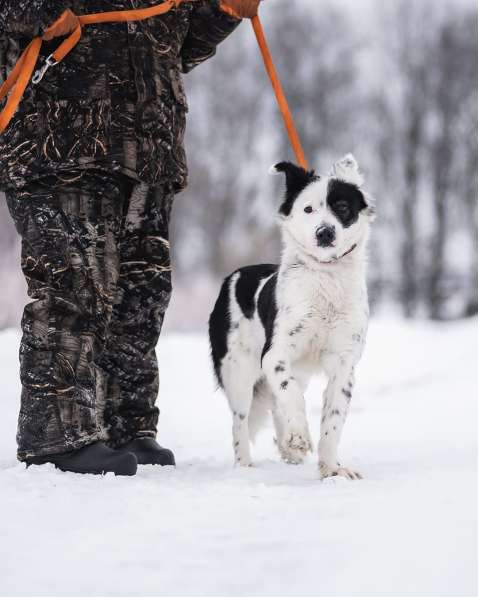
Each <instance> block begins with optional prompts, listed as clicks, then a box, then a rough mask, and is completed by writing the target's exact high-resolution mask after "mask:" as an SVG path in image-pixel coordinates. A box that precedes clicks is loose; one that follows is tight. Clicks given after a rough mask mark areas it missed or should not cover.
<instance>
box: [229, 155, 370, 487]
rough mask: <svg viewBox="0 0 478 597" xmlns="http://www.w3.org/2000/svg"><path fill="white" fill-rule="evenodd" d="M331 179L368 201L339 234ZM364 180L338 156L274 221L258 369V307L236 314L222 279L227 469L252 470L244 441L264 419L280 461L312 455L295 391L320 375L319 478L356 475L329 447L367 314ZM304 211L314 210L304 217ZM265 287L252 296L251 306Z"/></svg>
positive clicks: (344, 406)
mask: <svg viewBox="0 0 478 597" xmlns="http://www.w3.org/2000/svg"><path fill="white" fill-rule="evenodd" d="M332 178H336V179H340V180H342V181H344V182H350V183H352V184H354V185H356V186H357V187H359V188H360V190H361V191H362V193H363V195H364V197H365V198H366V202H367V204H368V207H367V208H366V209H362V211H361V212H360V215H359V217H358V220H357V221H356V222H355V223H354V224H353V225H351V226H349V227H347V228H345V227H343V226H342V225H341V222H340V221H339V220H338V219H337V217H336V216H335V215H334V213H333V212H332V210H331V209H330V208H329V206H328V204H327V189H328V185H329V182H330V180H331V179H332ZM363 182H364V181H363V177H362V175H361V173H360V172H359V168H358V165H357V162H356V160H355V158H354V157H353V156H352V155H347V156H345V157H344V158H343V159H342V160H340V161H339V162H337V163H336V164H334V166H333V168H332V170H331V172H330V174H329V176H326V177H323V178H320V179H318V180H316V181H314V182H312V183H311V184H309V185H308V186H306V187H305V189H304V190H303V191H302V192H300V193H299V194H298V196H297V198H296V199H295V202H294V205H293V208H292V210H291V213H290V214H289V215H288V216H281V217H280V225H281V229H282V236H283V253H282V259H281V263H280V266H279V271H278V278H277V286H276V307H277V316H276V318H275V323H274V331H273V337H272V342H271V345H270V349H269V350H268V351H267V352H266V353H265V354H264V357H263V359H262V363H261V354H262V352H263V348H264V344H265V341H266V332H265V329H264V325H263V322H261V320H260V317H259V315H258V312H257V308H256V311H255V313H254V315H253V317H252V318H247V317H245V316H244V313H243V311H242V310H241V307H240V305H239V304H238V302H237V300H236V296H235V291H234V290H235V285H236V283H237V280H238V279H239V276H240V272H238V273H236V274H234V275H233V276H232V277H231V278H230V281H229V285H230V288H229V291H230V292H229V296H230V303H229V313H230V327H229V332H228V338H227V346H228V351H227V354H226V356H225V357H224V358H223V359H222V363H221V367H220V374H221V378H222V385H223V388H224V391H225V394H226V396H227V399H228V402H229V405H230V408H231V411H232V414H233V446H234V454H235V462H236V464H238V465H240V466H249V465H251V462H252V460H251V452H250V441H251V440H253V438H254V435H255V433H256V432H257V431H258V430H259V429H260V428H261V426H262V425H263V424H264V422H265V420H266V417H267V416H268V415H269V413H272V417H273V421H274V425H275V434H276V441H277V446H278V449H279V452H280V455H281V457H282V459H283V460H284V461H286V462H288V463H293V464H299V463H302V462H303V460H304V457H305V455H306V454H307V452H309V451H312V443H311V437H310V433H309V425H308V421H307V418H306V410H305V402H304V393H305V391H306V388H307V386H308V384H309V381H310V379H311V376H313V375H314V374H316V373H318V372H319V371H320V370H322V371H324V372H325V374H326V376H327V378H328V384H327V387H326V390H325V392H324V395H323V410H322V422H321V429H320V442H319V446H318V452H319V471H320V476H321V477H322V478H324V477H329V476H333V475H341V476H344V477H347V478H349V479H358V478H360V474H359V473H357V472H355V471H353V470H351V469H350V468H348V467H347V466H344V465H342V464H341V462H339V458H338V447H339V441H340V437H341V434H342V429H343V426H344V423H345V420H346V417H347V412H348V409H349V404H350V400H351V397H352V392H353V387H354V370H355V366H356V365H357V363H358V361H359V360H360V357H361V355H362V351H363V348H364V343H365V336H366V332H367V325H368V317H369V308H368V299H367V287H366V261H367V259H366V246H367V239H368V232H369V224H370V222H371V221H372V219H373V208H372V207H371V202H370V198H369V197H368V195H367V194H366V193H365V191H363V188H362V186H363ZM309 205H310V206H312V208H313V210H314V211H313V213H305V212H304V208H305V207H306V206H309ZM323 225H328V226H333V227H334V228H335V230H336V241H335V243H334V244H333V246H330V247H325V248H324V247H319V246H318V245H317V239H316V232H317V230H318V229H319V228H320V227H322V226H323ZM354 246H355V248H353V250H352V251H351V252H350V253H348V254H346V253H347V252H348V251H349V250H350V249H351V248H352V247H354ZM345 254H346V255H345ZM267 280H268V278H264V279H263V280H262V281H261V283H260V285H259V288H258V289H257V292H256V294H255V299H256V301H255V302H256V305H257V300H258V297H259V293H260V292H261V289H262V287H263V286H264V284H266V282H267Z"/></svg>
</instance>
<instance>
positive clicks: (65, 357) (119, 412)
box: [6, 171, 174, 463]
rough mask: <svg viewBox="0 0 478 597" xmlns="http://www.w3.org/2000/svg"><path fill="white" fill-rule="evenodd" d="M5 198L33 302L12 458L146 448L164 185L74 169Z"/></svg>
mask: <svg viewBox="0 0 478 597" xmlns="http://www.w3.org/2000/svg"><path fill="white" fill-rule="evenodd" d="M6 197H7V203H8V207H9V210H10V213H11V215H12V218H13V219H14V222H15V225H16V228H17V230H18V232H19V233H20V235H21V238H22V269H23V272H24V274H25V277H26V280H27V284H28V294H29V296H30V297H31V298H32V299H34V300H33V301H32V302H30V303H29V304H27V306H26V307H25V310H24V314H23V318H22V330H23V336H22V341H21V347H20V377H21V383H22V395H21V408H20V416H19V423H18V432H17V442H18V458H19V460H21V461H25V462H27V463H28V462H41V461H43V460H47V459H48V457H49V455H63V454H65V453H74V452H77V451H78V450H81V449H82V448H84V447H86V446H90V445H91V444H94V443H96V442H105V443H106V445H107V446H109V447H110V448H115V449H117V448H123V447H125V446H126V447H127V446H129V445H131V446H134V445H136V444H135V442H136V443H137V442H138V441H140V440H146V439H148V440H149V441H150V442H151V440H154V438H155V436H156V432H157V423H158V415H159V411H158V409H157V407H156V406H155V403H156V399H157V395H158V388H159V375H158V364H157V360H156V352H155V348H156V344H157V342H158V338H159V335H160V332H161V326H162V322H163V318H164V314H165V311H166V308H167V306H168V303H169V299H170V294H171V267H170V255H169V235H168V224H169V216H170V210H171V205H172V202H173V198H174V193H173V191H172V189H170V188H169V187H168V186H162V187H154V188H151V187H148V186H147V185H144V184H138V183H136V182H135V181H133V180H131V179H129V178H127V177H125V176H123V175H113V174H108V173H101V172H92V171H82V172H76V173H72V174H71V176H69V177H66V176H64V175H62V177H61V178H60V177H47V178H44V179H42V180H40V181H36V182H35V183H31V184H30V185H28V186H27V187H24V188H23V189H22V190H20V191H15V192H9V193H7V194H6ZM171 456H172V455H171ZM158 463H163V462H160V461H158ZM164 463H169V462H164Z"/></svg>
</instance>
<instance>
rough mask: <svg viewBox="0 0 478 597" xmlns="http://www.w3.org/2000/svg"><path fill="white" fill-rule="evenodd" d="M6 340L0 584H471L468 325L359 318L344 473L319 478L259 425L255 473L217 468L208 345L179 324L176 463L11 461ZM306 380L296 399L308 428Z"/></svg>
mask: <svg viewBox="0 0 478 597" xmlns="http://www.w3.org/2000/svg"><path fill="white" fill-rule="evenodd" d="M18 341H19V336H18V334H17V333H16V332H5V333H3V334H1V335H0V357H1V359H0V367H1V372H0V374H1V379H2V396H1V400H2V405H1V416H0V492H1V493H0V520H1V525H0V594H1V595H4V596H5V597H17V596H18V597H20V596H22V597H23V596H28V597H42V596H44V595H45V596H46V595H48V596H54V597H57V596H58V597H60V596H61V597H63V596H64V595H66V596H68V597H76V596H81V597H84V596H88V597H109V596H110V595H111V596H115V597H122V596H125V597H130V596H133V595H145V594H150V595H151V594H154V595H158V596H159V595H162V596H165V597H176V596H178V597H179V596H180V597H182V596H189V595H191V596H194V597H203V596H207V597H215V596H221V597H222V596H228V597H229V596H232V597H234V596H238V597H239V596H240V597H250V596H256V595H257V596H258V597H259V596H260V597H268V596H269V595H271V596H272V595H273V596H274V597H277V596H288V597H289V596H293V595H298V594H300V593H299V592H300V591H302V592H303V593H304V594H307V595H326V596H327V597H339V596H342V595H344V596H345V595H346V596H348V597H349V596H361V597H362V596H363V597H375V596H377V597H378V596H380V597H395V596H397V597H404V596H407V597H414V596H417V597H439V596H442V595H443V596H447V597H448V596H449V595H459V596H460V597H468V596H470V597H471V596H476V595H477V594H478V593H477V584H476V576H475V572H476V565H477V564H478V548H477V542H478V514H477V505H478V433H477V429H478V320H473V321H471V322H463V323H455V324H443V325H440V326H438V325H437V326H434V325H431V324H421V323H418V324H413V325H410V324H405V323H402V322H400V321H390V320H375V321H374V322H372V325H371V329H370V335H369V342H368V345H367V350H366V356H365V358H364V360H363V362H362V364H361V366H360V369H359V371H358V387H357V393H356V396H355V398H354V402H353V408H352V411H351V414H350V417H349V419H348V422H347V425H346V427H345V433H344V439H343V442H342V460H343V461H344V462H345V463H347V464H351V465H352V466H353V467H354V468H357V469H358V470H359V471H361V472H362V473H363V474H364V476H365V479H364V480H363V481H357V482H350V481H347V480H345V479H332V480H327V481H325V482H323V483H321V482H320V481H319V480H318V478H317V472H316V466H315V456H314V457H311V458H310V460H309V462H308V463H307V464H306V465H305V466H302V467H293V466H287V465H286V464H282V463H281V462H279V460H278V457H277V455H276V453H275V449H274V446H273V442H272V432H271V431H267V432H264V433H263V435H262V436H261V437H260V438H259V441H258V444H257V446H256V447H255V449H254V455H255V460H256V464H257V466H256V467H255V468H252V469H248V470H237V469H233V467H232V465H231V459H232V449H231V446H230V444H231V438H230V430H229V428H230V421H229V412H228V409H227V407H226V404H225V400H224V398H223V397H222V396H221V395H220V394H219V393H214V391H213V390H214V387H213V382H212V377H211V374H210V368H209V363H208V350H207V343H206V341H205V339H204V338H203V337H201V336H187V335H169V336H165V337H164V338H163V339H162V343H161V347H160V359H161V363H162V398H161V408H162V417H161V441H162V442H163V443H164V445H167V446H170V447H172V448H173V449H174V450H175V452H176V456H177V460H178V466H177V468H176V469H173V468H168V469H160V468H152V467H143V468H142V469H141V470H140V472H139V474H138V475H137V476H136V477H134V478H126V479H125V478H115V477H113V476H110V475H108V476H106V477H86V476H78V475H72V474H67V473H61V472H58V471H56V470H54V469H52V468H44V467H42V468H38V467H36V468H32V469H29V470H28V471H27V470H25V468H24V467H23V466H21V465H20V464H17V463H16V460H15V441H14V431H15V425H16V415H17V406H18V405H17V403H18V394H19V386H18V381H17V345H18ZM322 383H323V382H321V381H320V380H318V381H317V384H316V385H315V386H314V387H313V388H311V391H310V392H309V395H308V402H309V410H310V418H311V421H312V427H313V428H314V429H315V431H316V432H317V431H318V426H319V419H320V392H321V387H322ZM315 435H317V433H316V434H315ZM146 592H148V593H146Z"/></svg>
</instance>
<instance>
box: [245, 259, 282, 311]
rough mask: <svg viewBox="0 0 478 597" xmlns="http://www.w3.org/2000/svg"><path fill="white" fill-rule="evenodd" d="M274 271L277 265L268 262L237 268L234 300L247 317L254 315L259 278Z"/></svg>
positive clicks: (267, 275)
mask: <svg viewBox="0 0 478 597" xmlns="http://www.w3.org/2000/svg"><path fill="white" fill-rule="evenodd" d="M276 271H277V265H272V264H269V263H265V264H262V265H250V266H248V267H243V268H241V269H240V270H239V272H240V273H239V279H238V280H237V283H236V300H237V302H238V304H239V306H240V307H241V311H242V312H243V313H244V316H245V317H247V319H252V318H253V317H254V312H255V310H256V305H255V295H256V292H257V289H258V288H259V284H260V283H261V280H263V279H264V278H268V277H269V276H271V275H272V274H273V273H275V272H276Z"/></svg>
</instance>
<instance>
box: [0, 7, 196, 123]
mask: <svg viewBox="0 0 478 597" xmlns="http://www.w3.org/2000/svg"><path fill="white" fill-rule="evenodd" d="M190 1H191V0H165V2H163V3H162V4H159V5H157V6H151V7H150V8H139V9H137V10H117V11H111V12H100V13H96V14H89V15H81V16H79V17H78V21H79V24H78V27H77V28H76V29H75V30H74V31H73V33H71V35H69V36H68V37H67V38H66V39H65V40H64V41H63V42H62V43H61V44H60V45H59V46H58V48H57V49H56V50H55V51H54V52H53V53H52V54H50V56H48V58H47V59H46V62H45V64H44V65H43V66H42V68H41V69H39V70H38V71H36V73H35V74H34V75H33V77H32V73H33V70H34V68H35V65H36V63H37V60H38V56H39V54H40V50H41V46H42V41H43V40H42V38H41V37H35V38H34V39H33V40H32V41H31V42H30V43H29V44H28V46H27V47H26V48H25V50H24V51H23V53H22V55H21V56H20V59H19V60H18V62H17V63H16V65H15V67H14V68H13V70H12V72H11V73H10V75H9V76H8V78H7V80H6V81H5V82H4V83H3V85H2V86H1V87H0V101H2V100H3V99H4V98H5V97H6V96H7V95H8V93H9V92H10V90H11V89H12V87H14V89H13V91H12V93H11V94H10V97H9V98H8V100H7V103H6V105H5V107H4V108H3V110H2V112H1V113H0V134H1V133H3V132H4V131H5V129H6V128H7V126H8V125H9V123H10V121H11V119H12V117H13V115H14V113H15V111H16V109H17V107H18V105H19V103H20V101H21V99H22V97H23V94H24V93H25V89H26V87H27V85H28V83H29V82H30V80H31V81H32V83H34V84H36V83H39V82H40V81H41V79H42V78H43V75H44V74H45V73H46V71H47V70H48V69H49V68H50V67H51V66H55V65H56V64H58V63H59V62H61V61H62V60H63V58H65V56H66V55H67V54H68V53H69V52H71V50H72V49H73V48H74V47H75V46H76V44H77V43H78V42H79V41H80V39H81V28H82V26H83V25H91V24H93V23H95V24H96V23H116V22H118V21H122V22H124V21H143V20H144V19H149V18H151V17H155V16H158V15H162V14H165V13H167V12H169V11H170V10H171V9H172V8H175V7H176V6H179V4H181V3H182V2H190Z"/></svg>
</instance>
